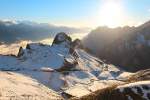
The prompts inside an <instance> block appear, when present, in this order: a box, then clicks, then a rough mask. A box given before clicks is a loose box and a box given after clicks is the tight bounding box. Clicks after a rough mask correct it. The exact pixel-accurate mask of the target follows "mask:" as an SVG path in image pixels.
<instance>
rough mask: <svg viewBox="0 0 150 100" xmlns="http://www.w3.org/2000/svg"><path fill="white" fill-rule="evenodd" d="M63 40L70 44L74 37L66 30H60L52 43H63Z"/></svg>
mask: <svg viewBox="0 0 150 100" xmlns="http://www.w3.org/2000/svg"><path fill="white" fill-rule="evenodd" d="M63 42H66V43H67V44H70V43H71V42H72V39H71V37H70V36H68V35H67V34H66V33H65V32H60V33H58V34H57V35H56V36H55V38H54V41H53V43H52V45H54V44H61V43H63Z"/></svg>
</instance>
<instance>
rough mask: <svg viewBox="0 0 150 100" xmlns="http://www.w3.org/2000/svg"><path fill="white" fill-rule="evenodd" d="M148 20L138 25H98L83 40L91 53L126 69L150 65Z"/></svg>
mask: <svg viewBox="0 0 150 100" xmlns="http://www.w3.org/2000/svg"><path fill="white" fill-rule="evenodd" d="M149 32H150V22H147V23H145V24H143V25H141V26H138V27H123V28H115V29H110V28H107V27H99V28H97V29H95V30H93V31H92V32H91V33H90V34H89V35H88V36H87V37H86V38H84V40H83V44H84V45H85V46H86V47H88V48H89V49H90V50H91V51H92V52H93V54H95V55H97V56H98V57H99V58H101V59H104V60H106V61H107V62H109V63H112V64H115V65H118V66H121V67H122V68H124V69H126V70H128V71H137V70H141V69H146V68H149V66H150V62H149V59H150V38H149V37H150V34H149Z"/></svg>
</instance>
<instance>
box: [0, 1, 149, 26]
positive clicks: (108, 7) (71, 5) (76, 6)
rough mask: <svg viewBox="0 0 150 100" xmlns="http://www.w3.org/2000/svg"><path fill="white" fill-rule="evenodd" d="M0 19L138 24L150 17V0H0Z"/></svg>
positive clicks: (59, 22) (62, 23)
mask: <svg viewBox="0 0 150 100" xmlns="http://www.w3.org/2000/svg"><path fill="white" fill-rule="evenodd" d="M0 12H1V13H0V19H3V20H30V21H36V22H48V23H51V24H56V25H67V26H76V27H80V26H82V27H96V26H99V25H107V26H110V27H116V26H122V25H138V24H141V23H143V22H145V21H147V20H149V19H150V0H0Z"/></svg>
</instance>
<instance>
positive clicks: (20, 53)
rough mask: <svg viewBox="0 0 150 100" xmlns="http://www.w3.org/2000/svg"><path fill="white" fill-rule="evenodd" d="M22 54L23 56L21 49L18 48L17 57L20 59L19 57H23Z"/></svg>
mask: <svg viewBox="0 0 150 100" xmlns="http://www.w3.org/2000/svg"><path fill="white" fill-rule="evenodd" d="M23 54H24V51H23V48H22V47H20V48H19V52H18V55H17V57H21V56H23Z"/></svg>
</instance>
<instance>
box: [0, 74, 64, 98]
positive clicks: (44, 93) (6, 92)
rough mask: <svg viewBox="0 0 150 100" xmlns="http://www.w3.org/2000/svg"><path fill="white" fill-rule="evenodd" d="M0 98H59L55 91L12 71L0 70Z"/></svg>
mask: <svg viewBox="0 0 150 100" xmlns="http://www.w3.org/2000/svg"><path fill="white" fill-rule="evenodd" d="M0 83H1V84H0V100H61V99H62V98H61V96H60V95H58V94H57V93H56V92H55V91H53V90H51V89H49V88H47V87H45V86H44V85H42V84H40V83H38V82H37V81H36V80H34V79H32V78H30V77H27V76H24V75H21V74H19V73H14V72H2V71H0Z"/></svg>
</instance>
